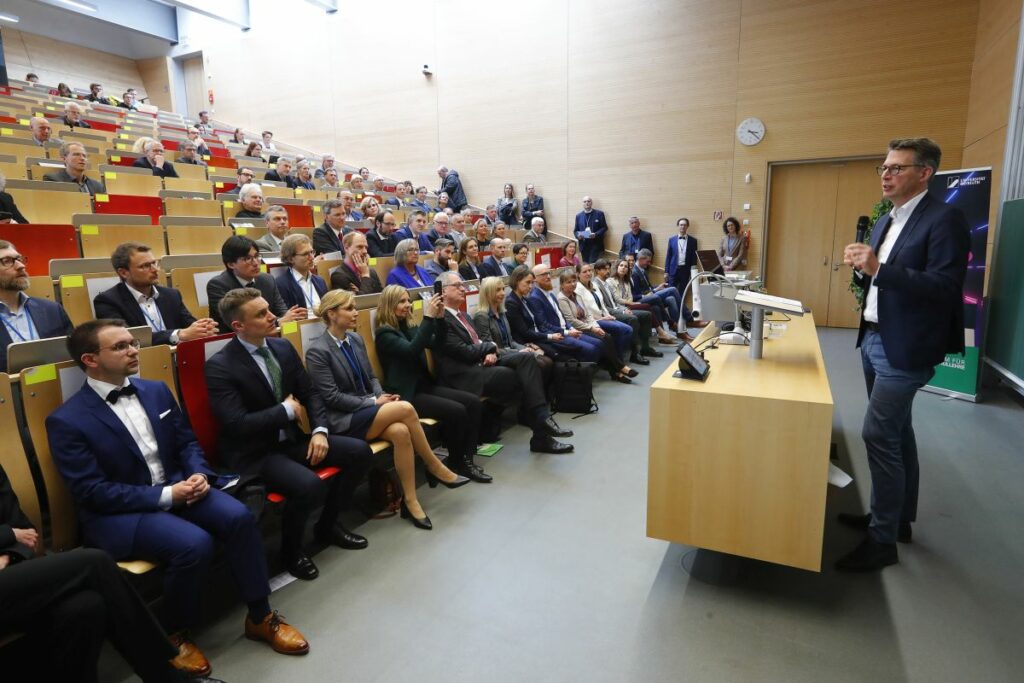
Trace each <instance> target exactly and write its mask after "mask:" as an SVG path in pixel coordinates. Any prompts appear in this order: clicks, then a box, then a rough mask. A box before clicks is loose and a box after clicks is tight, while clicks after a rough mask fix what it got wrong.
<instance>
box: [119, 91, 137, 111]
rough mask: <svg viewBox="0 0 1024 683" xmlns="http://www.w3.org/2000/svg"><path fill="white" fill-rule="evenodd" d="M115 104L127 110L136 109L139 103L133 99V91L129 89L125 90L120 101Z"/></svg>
mask: <svg viewBox="0 0 1024 683" xmlns="http://www.w3.org/2000/svg"><path fill="white" fill-rule="evenodd" d="M117 106H119V107H121V108H122V109H128V110H129V111H136V110H138V108H139V104H138V102H136V101H135V93H134V92H132V91H131V90H128V91H126V92H125V93H124V94H122V95H121V101H120V102H118V103H117Z"/></svg>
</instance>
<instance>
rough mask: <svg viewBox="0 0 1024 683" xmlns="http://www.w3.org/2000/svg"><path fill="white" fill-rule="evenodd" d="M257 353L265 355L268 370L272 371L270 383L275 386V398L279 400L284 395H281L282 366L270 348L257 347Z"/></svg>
mask: <svg viewBox="0 0 1024 683" xmlns="http://www.w3.org/2000/svg"><path fill="white" fill-rule="evenodd" d="M256 353H258V354H259V355H261V356H263V360H265V361H266V362H267V372H268V373H270V383H271V384H272V385H273V387H274V398H276V399H277V400H278V401H280V400H282V399H283V398H284V397H283V396H282V395H281V366H280V365H278V364H277V359H276V358H274V354H272V353H271V352H270V348H269V347H266V346H261V347H260V348H258V349H256Z"/></svg>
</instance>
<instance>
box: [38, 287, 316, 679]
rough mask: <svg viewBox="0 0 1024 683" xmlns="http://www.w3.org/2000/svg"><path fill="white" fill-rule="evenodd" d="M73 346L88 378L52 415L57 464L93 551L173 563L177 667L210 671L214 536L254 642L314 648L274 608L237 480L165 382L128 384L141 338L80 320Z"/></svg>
mask: <svg viewBox="0 0 1024 683" xmlns="http://www.w3.org/2000/svg"><path fill="white" fill-rule="evenodd" d="M257 296H258V294H257ZM68 351H69V353H70V354H71V358H72V359H73V360H74V361H75V363H76V364H78V366H79V367H80V368H82V369H83V370H84V371H85V374H86V377H87V379H86V383H85V385H84V386H83V387H82V388H81V389H80V390H79V391H78V392H77V393H76V394H74V395H73V396H72V397H71V398H69V399H68V400H67V401H65V402H64V404H63V405H61V406H60V407H59V408H57V410H55V411H54V412H53V413H52V414H51V415H50V416H49V417H48V418H46V433H47V436H48V437H49V442H50V450H51V452H52V453H53V459H54V461H55V462H56V464H57V468H58V469H59V470H60V473H61V475H62V476H63V477H64V480H65V482H66V483H67V485H68V489H69V490H70V492H71V495H72V497H73V498H74V500H75V508H76V511H77V513H78V520H79V523H80V524H81V528H82V534H83V537H84V539H85V543H86V544H87V545H91V546H95V547H97V548H100V549H102V550H105V551H107V552H108V553H110V555H111V556H112V557H113V558H114V559H117V560H120V559H126V558H137V559H144V560H151V561H155V562H160V563H162V564H164V565H165V566H164V601H163V604H164V611H165V620H166V624H167V627H168V630H169V631H170V632H171V633H172V634H173V635H172V641H173V642H174V644H176V645H177V646H178V648H179V654H178V657H177V658H176V661H175V664H176V665H177V666H179V667H181V668H183V669H185V670H186V671H187V673H189V674H192V675H198V676H205V675H208V674H209V673H210V664H209V662H208V661H207V660H206V657H205V656H204V655H203V653H202V652H201V651H200V650H199V648H198V647H196V645H195V644H194V643H193V642H192V641H191V637H190V636H189V632H188V629H190V628H192V627H194V626H197V625H198V624H199V619H200V612H201V605H202V602H203V601H202V598H203V596H202V589H203V583H204V582H205V580H206V573H207V568H208V567H209V564H210V561H211V560H212V559H213V557H212V556H213V544H212V543H211V542H210V541H211V539H210V537H211V536H213V537H214V538H216V539H217V540H219V541H221V542H223V543H224V545H225V546H226V552H225V554H224V556H225V558H226V559H227V562H228V565H229V567H230V568H231V573H232V575H233V578H234V580H235V584H236V586H237V587H238V592H239V593H240V594H241V597H242V599H243V600H244V601H245V602H246V604H247V605H248V614H247V616H246V619H245V635H246V636H247V637H248V638H252V639H260V640H265V641H267V642H268V643H269V644H270V646H271V647H272V648H273V649H274V650H276V651H277V652H281V653H283V654H305V653H306V652H308V651H309V644H308V643H307V642H306V640H305V639H304V638H303V637H302V635H301V634H300V633H299V632H298V631H297V630H295V629H294V628H292V627H290V626H288V625H287V624H285V623H284V622H283V621H281V619H280V618H279V617H278V615H277V613H276V612H272V611H271V609H270V603H269V602H268V596H269V595H270V585H269V583H268V576H267V565H266V560H265V558H264V550H263V541H262V539H261V538H260V531H259V526H258V525H257V522H256V519H255V518H254V517H253V516H252V513H251V512H249V509H248V508H246V507H245V505H243V504H242V503H241V502H239V501H238V500H236V499H235V498H232V497H231V496H230V495H229V494H227V493H224V492H223V491H222V490H221V488H222V487H224V486H228V485H231V484H232V483H233V481H232V480H233V479H234V477H233V476H232V475H218V474H217V473H216V472H215V471H214V470H213V469H212V468H211V467H210V466H209V465H208V464H207V462H206V460H205V458H204V456H203V452H202V450H201V449H200V448H199V444H198V443H197V442H196V437H195V435H194V434H193V433H192V430H191V428H190V427H189V425H188V422H187V421H186V419H185V417H184V415H182V413H181V411H180V410H179V409H178V403H177V401H176V400H175V398H174V395H173V394H172V393H171V391H170V389H168V388H167V386H166V385H165V384H164V383H162V382H158V381H150V380H142V379H129V378H131V377H132V375H135V374H137V373H138V371H139V342H138V341H137V340H135V339H134V338H132V335H131V333H130V332H128V330H127V328H126V327H125V326H124V322H123V321H120V320H93V321H89V322H87V323H83V324H82V325H79V326H78V327H77V328H75V330H74V331H73V332H72V333H71V336H70V337H69V338H68ZM157 415H159V416H160V419H159V420H154V419H153V416H157Z"/></svg>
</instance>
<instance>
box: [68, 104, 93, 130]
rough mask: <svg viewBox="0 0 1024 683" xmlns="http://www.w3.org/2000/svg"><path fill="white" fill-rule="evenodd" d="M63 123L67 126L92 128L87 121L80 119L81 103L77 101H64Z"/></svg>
mask: <svg viewBox="0 0 1024 683" xmlns="http://www.w3.org/2000/svg"><path fill="white" fill-rule="evenodd" d="M62 120H63V122H64V125H65V126H67V127H68V128H76V127H77V128H92V126H91V125H89V122H88V121H83V120H82V105H80V104H79V103H78V102H65V103H64V118H63V119H62Z"/></svg>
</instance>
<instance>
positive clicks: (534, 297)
mask: <svg viewBox="0 0 1024 683" xmlns="http://www.w3.org/2000/svg"><path fill="white" fill-rule="evenodd" d="M551 293H552V294H554V292H551ZM556 296H557V295H556ZM546 297H547V292H545V291H544V290H542V289H541V288H540V287H534V288H533V291H531V292H530V294H529V296H527V297H526V301H525V302H523V303H524V304H525V306H526V307H528V308H529V310H530V313H532V314H533V317H532V319H533V321H534V322H535V324H536V326H537V329H538V330H539V331H540V332H542V333H543V334H554V333H560V334H562V335H563V336H562V341H560V342H551V343H553V344H556V345H557V346H556V348H558V351H559V352H560V353H564V354H565V355H567V356H571V357H573V358H575V359H576V360H578V361H582V362H585V363H596V362H598V361H599V360H600V359H601V342H600V341H598V340H597V339H595V338H594V337H588V336H586V335H583V336H581V337H571V336H569V334H568V329H567V328H565V327H562V324H561V322H560V321H559V320H558V314H557V313H556V312H555V308H554V306H557V304H554V306H552V305H551V304H550V303H549V302H548V300H546ZM512 298H513V297H512V296H510V297H509V300H511V299H512ZM515 298H518V297H515ZM515 308H516V307H515V306H508V309H509V312H510V315H509V317H510V320H511V318H512V317H513V314H512V312H513V311H514V310H515ZM523 314H524V315H527V314H526V312H525V311H523Z"/></svg>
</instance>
